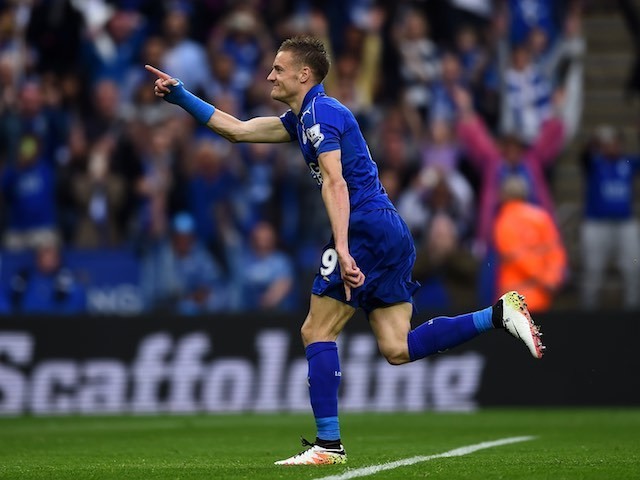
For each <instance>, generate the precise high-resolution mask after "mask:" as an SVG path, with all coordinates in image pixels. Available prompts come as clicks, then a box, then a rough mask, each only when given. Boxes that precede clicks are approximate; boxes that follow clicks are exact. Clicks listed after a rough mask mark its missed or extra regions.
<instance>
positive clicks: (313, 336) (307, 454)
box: [276, 295, 355, 465]
mask: <svg viewBox="0 0 640 480" xmlns="http://www.w3.org/2000/svg"><path fill="white" fill-rule="evenodd" d="M354 312H355V308H353V307H351V306H349V305H347V304H345V303H342V302H340V301H338V300H335V299H333V298H331V297H328V296H318V295H311V304H310V308H309V314H308V315H307V318H306V319H305V321H304V323H303V325H302V329H301V334H302V342H303V344H304V346H305V353H306V357H307V361H308V362H309V397H310V400H311V408H312V410H313V416H314V418H315V421H316V427H317V434H316V440H315V442H314V443H310V442H307V441H303V444H304V445H305V446H309V447H310V448H308V449H307V450H305V451H304V452H302V453H300V454H298V455H294V456H293V457H291V458H288V459H286V460H282V461H279V462H276V464H277V465H319V464H330V463H344V462H345V461H346V458H347V457H346V454H345V452H344V448H343V447H342V444H341V440H340V423H339V421H338V387H339V386H340V378H341V376H342V372H341V370H340V361H339V359H338V347H337V345H336V339H337V338H338V335H339V334H340V332H341V331H342V329H343V328H344V326H345V324H346V323H347V321H348V320H349V319H350V318H351V317H352V316H353V314H354Z"/></svg>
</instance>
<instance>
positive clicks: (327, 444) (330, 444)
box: [314, 437, 342, 449]
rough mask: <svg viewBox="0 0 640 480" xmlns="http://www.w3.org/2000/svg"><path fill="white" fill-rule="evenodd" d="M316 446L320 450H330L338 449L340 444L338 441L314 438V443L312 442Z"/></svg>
mask: <svg viewBox="0 0 640 480" xmlns="http://www.w3.org/2000/svg"><path fill="white" fill-rule="evenodd" d="M314 443H315V444H316V445H318V446H319V447H322V448H332V449H339V448H340V445H342V442H341V441H340V439H337V440H322V439H321V438H318V437H316V441H315V442H314Z"/></svg>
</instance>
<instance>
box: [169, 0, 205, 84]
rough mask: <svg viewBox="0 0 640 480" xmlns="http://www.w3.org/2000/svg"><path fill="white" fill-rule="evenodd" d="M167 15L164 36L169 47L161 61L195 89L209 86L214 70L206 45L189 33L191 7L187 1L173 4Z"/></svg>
mask: <svg viewBox="0 0 640 480" xmlns="http://www.w3.org/2000/svg"><path fill="white" fill-rule="evenodd" d="M173 5H174V6H173V8H171V9H169V10H168V11H167V13H166V16H165V18H164V23H163V26H164V30H163V33H164V38H165V39H166V41H167V50H166V51H165V53H164V58H163V61H162V65H164V66H165V68H166V69H167V70H169V71H170V72H175V75H176V77H177V78H180V80H182V81H183V82H184V83H185V84H186V85H190V86H191V87H192V88H193V91H194V92H201V91H204V90H205V89H206V88H207V85H208V84H209V81H210V79H211V71H210V68H209V63H208V61H207V52H206V50H205V48H204V47H203V46H202V45H201V44H200V43H198V42H196V41H195V40H193V39H191V38H190V37H189V26H190V21H191V18H190V15H191V13H192V12H191V8H190V6H189V5H188V4H187V3H186V2H177V3H175V4H173Z"/></svg>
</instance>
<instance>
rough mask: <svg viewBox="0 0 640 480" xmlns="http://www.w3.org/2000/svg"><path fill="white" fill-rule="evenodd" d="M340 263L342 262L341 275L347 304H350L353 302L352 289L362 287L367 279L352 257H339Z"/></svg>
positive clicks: (347, 255)
mask: <svg viewBox="0 0 640 480" xmlns="http://www.w3.org/2000/svg"><path fill="white" fill-rule="evenodd" d="M338 261H339V262H340V275H341V276H342V282H343V283H344V293H345V296H346V298H347V302H349V301H351V289H352V288H358V287H361V286H362V285H363V284H364V281H365V278H366V277H365V275H364V273H362V270H360V267H358V265H357V264H356V261H355V259H354V258H353V257H352V256H351V255H349V254H346V255H338Z"/></svg>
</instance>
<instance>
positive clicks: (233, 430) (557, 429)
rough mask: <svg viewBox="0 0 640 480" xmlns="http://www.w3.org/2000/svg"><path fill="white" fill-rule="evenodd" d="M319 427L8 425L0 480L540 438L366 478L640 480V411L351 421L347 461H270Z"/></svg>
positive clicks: (214, 468)
mask: <svg viewBox="0 0 640 480" xmlns="http://www.w3.org/2000/svg"><path fill="white" fill-rule="evenodd" d="M312 431H313V428H312V421H311V420H310V418H309V416H308V415H236V416H226V415H225V416H222V415H221V416H205V415H199V416H161V417H155V416H152V417H151V416H150V417H144V416H142V417H140V416H130V417H128V416H114V417H53V418H52V417H48V418H0V478H7V479H22V478H42V479H45V478H46V479H60V478H68V479H83V480H84V479H103V478H110V479H145V480H150V479H224V480H226V479H241V478H242V479H256V480H260V479H279V478H283V479H310V478H321V477H323V476H327V475H332V474H338V473H341V472H344V471H347V470H351V469H355V468H359V467H364V466H369V465H375V464H380V463H385V462H390V461H394V460H398V459H402V458H407V457H412V456H416V455H432V454H438V453H442V452H445V451H447V450H451V449H454V448H458V447H462V446H466V445H471V444H475V443H479V442H483V441H487V440H496V439H500V438H505V437H514V436H521V435H535V436H536V437H537V438H536V439H535V440H532V441H528V442H523V443H518V444H513V445H506V446H501V447H496V448H491V449H487V450H482V451H478V452H475V453H472V454H470V455H466V456H463V457H457V458H439V459H435V460H431V461H428V462H424V463H419V464H416V465H412V466H407V467H401V468H398V469H395V470H391V471H385V472H381V473H378V474H377V475H373V476H370V477H365V478H372V479H407V478H428V479H443V480H444V479H446V480H452V479H482V480H490V479H554V480H561V479H637V478H640V410H638V409H620V410H614V409H610V410H570V409H566V410H487V411H482V412H479V413H473V414H444V413H443V414H437V413H421V414H358V415H355V414H353V415H343V418H342V431H343V436H344V440H345V442H346V447H347V451H348V453H349V463H348V464H347V465H344V466H342V465H341V466H326V467H276V466H274V465H273V464H272V462H273V461H274V460H276V459H280V458H284V457H287V456H289V455H291V454H293V453H297V451H298V450H300V449H301V448H300V446H299V444H298V443H297V442H298V440H297V438H298V436H299V435H300V433H306V434H309V436H311V435H312Z"/></svg>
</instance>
